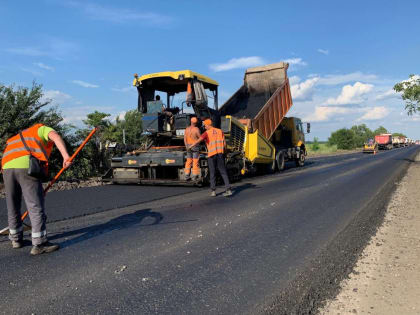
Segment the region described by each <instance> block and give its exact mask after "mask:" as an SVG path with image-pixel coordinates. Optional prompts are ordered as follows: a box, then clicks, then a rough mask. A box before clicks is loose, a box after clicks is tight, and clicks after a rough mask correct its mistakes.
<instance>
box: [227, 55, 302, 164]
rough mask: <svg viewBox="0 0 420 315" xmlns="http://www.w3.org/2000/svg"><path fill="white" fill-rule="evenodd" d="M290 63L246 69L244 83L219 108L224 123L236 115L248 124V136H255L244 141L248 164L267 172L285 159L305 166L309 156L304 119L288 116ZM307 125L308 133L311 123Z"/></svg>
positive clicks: (290, 98)
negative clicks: (288, 70)
mask: <svg viewBox="0 0 420 315" xmlns="http://www.w3.org/2000/svg"><path fill="white" fill-rule="evenodd" d="M288 66H289V65H288V63H283V62H280V63H276V64H271V65H267V66H262V67H254V68H249V69H247V70H246V72H245V77H244V84H243V85H242V86H241V87H240V88H239V89H238V90H237V91H236V92H235V93H234V94H233V95H232V96H231V97H230V98H229V99H228V100H227V101H226V102H225V104H223V106H222V107H221V108H220V114H221V116H222V117H223V121H224V124H225V125H229V123H231V121H232V119H233V118H235V119H237V120H239V122H240V123H241V124H242V125H243V126H245V127H246V136H248V135H249V137H247V138H249V139H250V140H253V139H254V138H255V141H248V143H246V144H245V152H248V151H249V153H248V154H246V155H247V161H249V162H250V163H248V164H249V165H250V166H254V165H255V164H257V166H259V167H261V166H263V165H264V166H265V167H266V169H267V170H268V172H273V171H275V170H276V168H277V169H278V170H283V169H284V164H285V162H286V161H294V162H295V163H296V165H297V166H303V165H304V163H305V157H306V155H307V150H306V145H305V132H304V126H303V123H302V120H301V119H300V118H297V117H285V116H286V114H287V112H288V111H289V109H290V108H291V107H292V106H293V102H292V96H291V92H290V84H289V79H288V77H287V69H288ZM222 125H223V124H222ZM236 125H238V124H236ZM306 127H307V128H306V132H307V133H309V132H310V124H309V123H307V124H306ZM228 130H229V128H225V129H224V131H225V133H226V132H227V131H228ZM253 150H255V151H254V152H253ZM258 164H263V165H258ZM264 166H263V167H264Z"/></svg>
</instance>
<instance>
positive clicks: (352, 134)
mask: <svg viewBox="0 0 420 315" xmlns="http://www.w3.org/2000/svg"><path fill="white" fill-rule="evenodd" d="M382 133H390V132H388V130H387V129H386V128H385V127H383V126H379V127H378V128H377V129H375V130H371V129H369V128H368V127H367V126H366V125H365V124H361V125H355V126H353V127H351V128H341V129H339V130H337V131H334V132H332V133H331V136H330V137H329V138H328V144H329V145H336V146H337V149H341V150H351V149H355V148H361V147H363V144H364V143H365V142H367V141H368V140H369V139H373V138H374V137H375V136H376V135H379V134H382ZM392 135H393V136H402V137H406V136H405V135H404V134H402V133H399V132H395V133H393V134H392Z"/></svg>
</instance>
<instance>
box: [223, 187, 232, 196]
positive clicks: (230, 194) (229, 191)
mask: <svg viewBox="0 0 420 315" xmlns="http://www.w3.org/2000/svg"><path fill="white" fill-rule="evenodd" d="M223 196H225V197H229V196H232V190H231V189H230V188H229V189H226V191H225V192H224V194H223Z"/></svg>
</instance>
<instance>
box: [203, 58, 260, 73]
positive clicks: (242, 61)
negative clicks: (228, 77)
mask: <svg viewBox="0 0 420 315" xmlns="http://www.w3.org/2000/svg"><path fill="white" fill-rule="evenodd" d="M266 63H267V62H266V61H265V60H264V59H263V58H261V57H258V56H252V57H240V58H232V59H230V60H229V61H228V62H226V63H214V64H211V65H210V69H211V70H213V71H214V72H220V71H227V70H232V69H243V68H249V67H257V66H261V65H263V64H266Z"/></svg>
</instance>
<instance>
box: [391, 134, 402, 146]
mask: <svg viewBox="0 0 420 315" xmlns="http://www.w3.org/2000/svg"><path fill="white" fill-rule="evenodd" d="M404 143H405V138H404V137H401V136H392V146H393V147H394V148H400V147H402V146H404Z"/></svg>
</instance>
